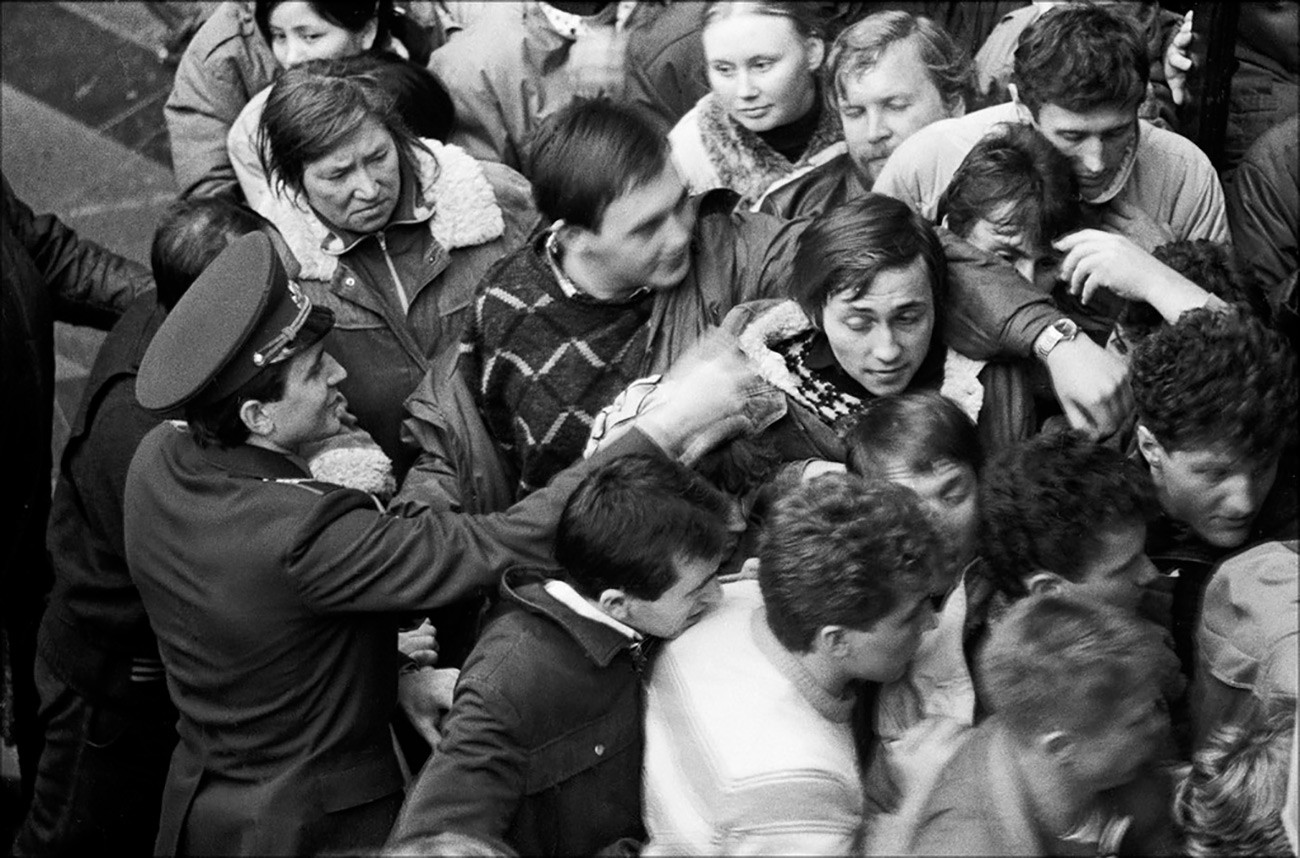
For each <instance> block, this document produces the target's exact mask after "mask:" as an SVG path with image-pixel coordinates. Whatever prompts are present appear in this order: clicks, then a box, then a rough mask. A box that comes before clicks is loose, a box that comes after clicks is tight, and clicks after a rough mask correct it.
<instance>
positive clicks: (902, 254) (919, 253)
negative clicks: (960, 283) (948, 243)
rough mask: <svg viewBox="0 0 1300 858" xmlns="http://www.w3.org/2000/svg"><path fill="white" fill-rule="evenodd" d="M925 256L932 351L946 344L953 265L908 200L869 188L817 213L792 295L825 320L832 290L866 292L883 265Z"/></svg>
mask: <svg viewBox="0 0 1300 858" xmlns="http://www.w3.org/2000/svg"><path fill="white" fill-rule="evenodd" d="M917 259H921V260H922V261H923V262H924V263H925V268H926V270H927V271H928V272H929V274H930V288H931V289H932V290H933V293H934V295H933V297H934V310H935V321H934V335H933V336H932V337H931V341H930V342H931V345H930V348H931V351H933V350H934V349H935V348H936V344H937V347H938V348H939V349H942V348H943V346H942V342H943V317H944V311H943V308H944V306H945V305H946V303H947V297H948V295H947V293H948V268H947V262H946V260H945V257H944V253H943V247H942V246H941V245H940V244H939V237H938V236H937V235H935V232H934V227H932V226H931V225H930V222H929V221H927V220H926V219H925V218H923V217H921V216H920V215H919V214H917V213H916V212H914V211H912V209H911V208H910V207H909V206H908V205H907V203H904V202H900V201H899V200H896V199H894V198H893V197H887V196H885V195H884V194H875V193H869V194H866V195H864V196H862V197H859V198H858V199H855V200H851V201H849V202H847V203H844V204H842V205H838V206H834V207H833V208H830V209H827V210H826V211H824V212H822V213H821V214H819V215H817V216H816V217H815V218H813V219H812V222H811V223H809V225H808V227H807V228H806V229H805V230H804V231H803V233H802V234H801V235H800V236H799V240H798V247H797V248H796V249H795V255H794V263H793V267H792V271H791V277H790V297H791V298H793V299H794V300H795V301H796V302H798V304H799V306H800V307H801V308H802V309H803V311H804V314H805V315H807V316H808V318H809V319H811V320H812V321H813V322H814V323H815V324H817V325H820V324H821V319H822V308H824V307H825V306H826V302H827V301H829V300H830V299H831V298H832V297H833V296H835V295H838V294H839V293H841V292H844V293H847V294H848V297H849V299H850V300H856V299H858V298H860V297H862V296H863V295H865V294H866V293H867V292H868V291H869V290H870V289H871V284H872V282H873V281H874V280H875V278H876V275H877V274H879V273H880V272H881V271H884V270H887V269H891V268H906V267H907V266H909V265H911V264H912V263H913V262H914V261H915V260H917Z"/></svg>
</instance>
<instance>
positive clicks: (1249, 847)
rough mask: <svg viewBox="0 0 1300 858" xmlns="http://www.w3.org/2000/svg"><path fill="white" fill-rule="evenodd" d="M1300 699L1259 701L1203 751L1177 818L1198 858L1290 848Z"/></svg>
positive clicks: (1182, 788)
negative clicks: (1288, 821) (1286, 811)
mask: <svg viewBox="0 0 1300 858" xmlns="http://www.w3.org/2000/svg"><path fill="white" fill-rule="evenodd" d="M1294 736H1295V701H1294V700H1293V699H1290V700H1277V701H1274V702H1272V703H1271V704H1270V705H1267V706H1266V705H1264V704H1262V703H1258V702H1257V703H1256V706H1255V707H1253V708H1252V709H1251V711H1249V712H1248V713H1247V714H1246V716H1245V718H1243V719H1242V720H1241V721H1240V722H1238V723H1234V724H1227V725H1224V726H1222V727H1220V728H1218V729H1217V730H1215V731H1214V732H1213V733H1211V734H1210V737H1209V738H1208V739H1207V740H1206V742H1205V744H1204V745H1203V746H1202V747H1201V749H1200V750H1198V751H1197V752H1196V756H1195V757H1194V758H1193V761H1192V764H1191V765H1190V766H1188V767H1187V770H1186V774H1185V775H1184V776H1183V778H1182V779H1181V780H1180V782H1179V784H1178V787H1177V791H1176V794H1175V797H1174V817H1175V819H1176V821H1177V822H1178V825H1179V827H1180V828H1182V830H1183V838H1184V842H1183V846H1184V848H1185V849H1186V854H1187V855H1190V856H1192V858H1202V856H1207V858H1208V856H1211V855H1290V854H1291V851H1290V844H1289V843H1288V842H1287V839H1286V831H1285V830H1284V829H1283V827H1282V813H1283V807H1284V805H1285V801H1286V790H1287V775H1288V770H1289V768H1290V766H1291V742H1292V741H1293V739H1294Z"/></svg>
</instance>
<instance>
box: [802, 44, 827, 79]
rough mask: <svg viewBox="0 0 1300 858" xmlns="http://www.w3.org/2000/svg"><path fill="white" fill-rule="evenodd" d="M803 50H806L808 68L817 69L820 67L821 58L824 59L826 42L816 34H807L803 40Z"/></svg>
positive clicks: (810, 69)
mask: <svg viewBox="0 0 1300 858" xmlns="http://www.w3.org/2000/svg"><path fill="white" fill-rule="evenodd" d="M804 50H806V51H807V52H808V70H809V71H817V69H819V68H821V67H822V60H824V59H826V42H824V41H822V40H821V39H820V38H818V37H817V36H809V37H808V39H807V40H806V41H805V42H804Z"/></svg>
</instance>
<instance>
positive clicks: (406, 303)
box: [375, 232, 411, 315]
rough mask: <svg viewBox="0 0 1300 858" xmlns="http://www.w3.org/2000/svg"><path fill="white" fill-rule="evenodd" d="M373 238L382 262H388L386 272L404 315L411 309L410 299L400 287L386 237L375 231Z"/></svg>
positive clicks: (399, 280)
mask: <svg viewBox="0 0 1300 858" xmlns="http://www.w3.org/2000/svg"><path fill="white" fill-rule="evenodd" d="M375 238H377V239H379V249H380V250H381V251H383V254H384V262H386V263H387V264H388V274H389V276H391V277H392V278H393V286H394V288H396V289H397V300H398V301H400V302H401V303H402V314H403V315H405V314H407V313H409V312H410V311H411V299H410V298H408V297H406V290H405V289H403V288H402V279H401V278H400V277H398V276H397V267H396V266H394V265H393V258H392V257H391V256H389V255H388V239H387V238H385V237H384V234H383V233H382V232H377V233H375Z"/></svg>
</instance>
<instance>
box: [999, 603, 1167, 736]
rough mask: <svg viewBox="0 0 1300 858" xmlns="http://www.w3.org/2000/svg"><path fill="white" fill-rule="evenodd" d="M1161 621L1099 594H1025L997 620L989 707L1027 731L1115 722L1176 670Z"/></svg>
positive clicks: (1087, 730) (1081, 729)
mask: <svg viewBox="0 0 1300 858" xmlns="http://www.w3.org/2000/svg"><path fill="white" fill-rule="evenodd" d="M1175 659H1176V656H1174V654H1173V651H1172V650H1171V649H1170V648H1169V647H1167V646H1165V644H1164V642H1163V641H1162V640H1161V638H1160V629H1159V627H1158V626H1157V625H1156V624H1154V623H1151V622H1148V621H1146V620H1143V619H1141V618H1140V617H1138V616H1136V615H1135V614H1133V613H1132V612H1130V611H1125V610H1123V609H1121V608H1117V607H1114V606H1111V605H1107V604H1105V603H1103V602H1100V601H1098V600H1096V599H1089V598H1086V597H1082V596H1077V595H1066V594H1064V593H1045V594H1042V595H1038V596H1031V597H1029V598H1027V599H1021V600H1020V601H1018V602H1016V603H1015V604H1014V605H1012V606H1011V608H1010V609H1009V610H1008V612H1007V614H1006V616H1005V617H1004V618H1003V619H1002V620H1001V621H1000V622H999V623H998V624H997V625H995V626H994V627H993V631H992V633H991V634H990V636H989V641H988V643H987V644H986V645H985V646H984V648H983V649H982V650H981V651H980V653H979V657H978V660H977V665H976V670H977V671H978V676H979V677H980V682H979V687H980V688H982V689H983V690H984V692H985V694H986V696H987V699H988V704H989V708H990V709H991V710H992V711H993V712H994V713H997V714H998V715H999V717H1001V719H1002V720H1003V722H1004V723H1006V724H1007V725H1008V726H1009V727H1010V728H1011V729H1012V730H1013V731H1014V732H1016V733H1017V734H1019V735H1020V736H1023V737H1029V736H1035V735H1042V734H1043V733H1046V732H1050V731H1053V730H1067V731H1070V732H1076V733H1081V734H1083V735H1090V734H1094V733H1095V732H1096V731H1097V730H1098V729H1099V728H1102V727H1104V726H1105V725H1107V724H1113V723H1114V721H1115V718H1116V717H1117V716H1120V715H1122V714H1123V713H1124V711H1125V708H1126V707H1127V706H1130V705H1132V703H1133V701H1134V698H1136V697H1137V695H1138V694H1140V693H1142V692H1143V691H1144V690H1146V689H1158V688H1160V686H1161V679H1162V677H1163V676H1164V675H1165V674H1166V673H1168V672H1169V671H1172V670H1177V667H1176V665H1175V664H1174V660H1175Z"/></svg>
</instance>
